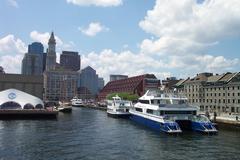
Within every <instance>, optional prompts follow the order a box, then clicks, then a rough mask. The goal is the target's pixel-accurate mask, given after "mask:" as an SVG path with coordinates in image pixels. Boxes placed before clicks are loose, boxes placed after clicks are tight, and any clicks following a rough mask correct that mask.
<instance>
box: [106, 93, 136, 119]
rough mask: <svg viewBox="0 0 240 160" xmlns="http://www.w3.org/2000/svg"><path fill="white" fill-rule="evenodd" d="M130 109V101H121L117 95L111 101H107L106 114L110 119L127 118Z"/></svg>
mask: <svg viewBox="0 0 240 160" xmlns="http://www.w3.org/2000/svg"><path fill="white" fill-rule="evenodd" d="M131 107H133V106H132V102H131V101H125V100H122V99H121V97H119V96H118V95H116V96H115V97H112V100H107V114H108V115H109V116H112V117H122V118H125V117H129V116H130V113H129V109H130V108H131Z"/></svg>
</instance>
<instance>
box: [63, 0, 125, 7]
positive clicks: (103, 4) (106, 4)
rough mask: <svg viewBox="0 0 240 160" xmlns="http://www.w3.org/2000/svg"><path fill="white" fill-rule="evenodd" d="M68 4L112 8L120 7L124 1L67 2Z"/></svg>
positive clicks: (85, 0)
mask: <svg viewBox="0 0 240 160" xmlns="http://www.w3.org/2000/svg"><path fill="white" fill-rule="evenodd" d="M67 3H72V4H74V5H79V6H92V5H93V6H100V7H110V6H119V5H121V4H122V0H67Z"/></svg>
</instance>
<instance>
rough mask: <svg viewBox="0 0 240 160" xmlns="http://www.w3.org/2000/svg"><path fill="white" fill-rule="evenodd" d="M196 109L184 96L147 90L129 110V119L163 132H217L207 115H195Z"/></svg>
mask: <svg viewBox="0 0 240 160" xmlns="http://www.w3.org/2000/svg"><path fill="white" fill-rule="evenodd" d="M197 110H198V108H197V107H195V106H191V105H189V104H188V101H187V98H186V97H183V96H179V95H167V94H163V93H162V92H161V91H158V90H154V91H150V90H148V91H147V92H146V93H145V94H144V95H143V96H142V97H140V98H139V101H138V103H136V104H135V105H134V107H133V108H132V109H130V111H129V112H130V113H131V116H130V119H131V120H133V121H136V122H138V123H141V124H143V125H146V126H148V127H151V128H153V129H155V130H158V131H161V132H165V133H181V132H182V130H193V131H197V132H202V133H217V129H216V128H215V127H214V125H213V124H212V123H211V122H210V121H209V119H208V118H207V117H205V116H203V115H197Z"/></svg>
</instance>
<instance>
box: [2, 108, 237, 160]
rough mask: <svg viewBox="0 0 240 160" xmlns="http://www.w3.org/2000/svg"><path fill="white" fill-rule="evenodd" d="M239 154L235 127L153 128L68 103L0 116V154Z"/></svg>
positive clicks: (137, 158)
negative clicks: (176, 131)
mask: <svg viewBox="0 0 240 160" xmlns="http://www.w3.org/2000/svg"><path fill="white" fill-rule="evenodd" d="M42 159H44V160H45V159H46V160H63V159H64V160H79V159H84V160H97V159H99V160H109V159H114V160H118V159H123V160H124V159H125V160H131V159H132V160H168V159H169V160H170V159H171V160H172V159H178V160H188V159H189V160H190V159H198V160H206V159H207V160H228V159H229V160H235V159H236V160H239V159H240V133H239V132H237V131H234V130H233V131H227V130H219V133H218V135H212V136H209V135H202V134H199V133H192V132H184V133H183V134H180V135H178V136H176V135H175V136H173V135H167V134H165V133H158V132H155V131H153V130H151V129H149V128H146V127H144V126H141V125H139V124H136V123H134V122H132V121H130V120H127V119H115V118H111V117H108V116H107V114H106V112H104V111H100V110H93V109H89V108H73V111H72V113H71V114H63V113H60V114H59V116H58V120H32V121H31V120H8V121H0V160H42Z"/></svg>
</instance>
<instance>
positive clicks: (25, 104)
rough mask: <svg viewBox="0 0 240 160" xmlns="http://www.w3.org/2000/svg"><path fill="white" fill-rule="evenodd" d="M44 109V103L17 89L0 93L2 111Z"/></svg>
mask: <svg viewBox="0 0 240 160" xmlns="http://www.w3.org/2000/svg"><path fill="white" fill-rule="evenodd" d="M35 108H36V109H43V108H44V104H43V101H42V100H41V99H40V98H38V97H35V96H33V95H31V94H28V93H25V92H23V91H20V90H17V89H13V88H10V89H7V90H4V91H1V92H0V109H4V110H5V109H35Z"/></svg>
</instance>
